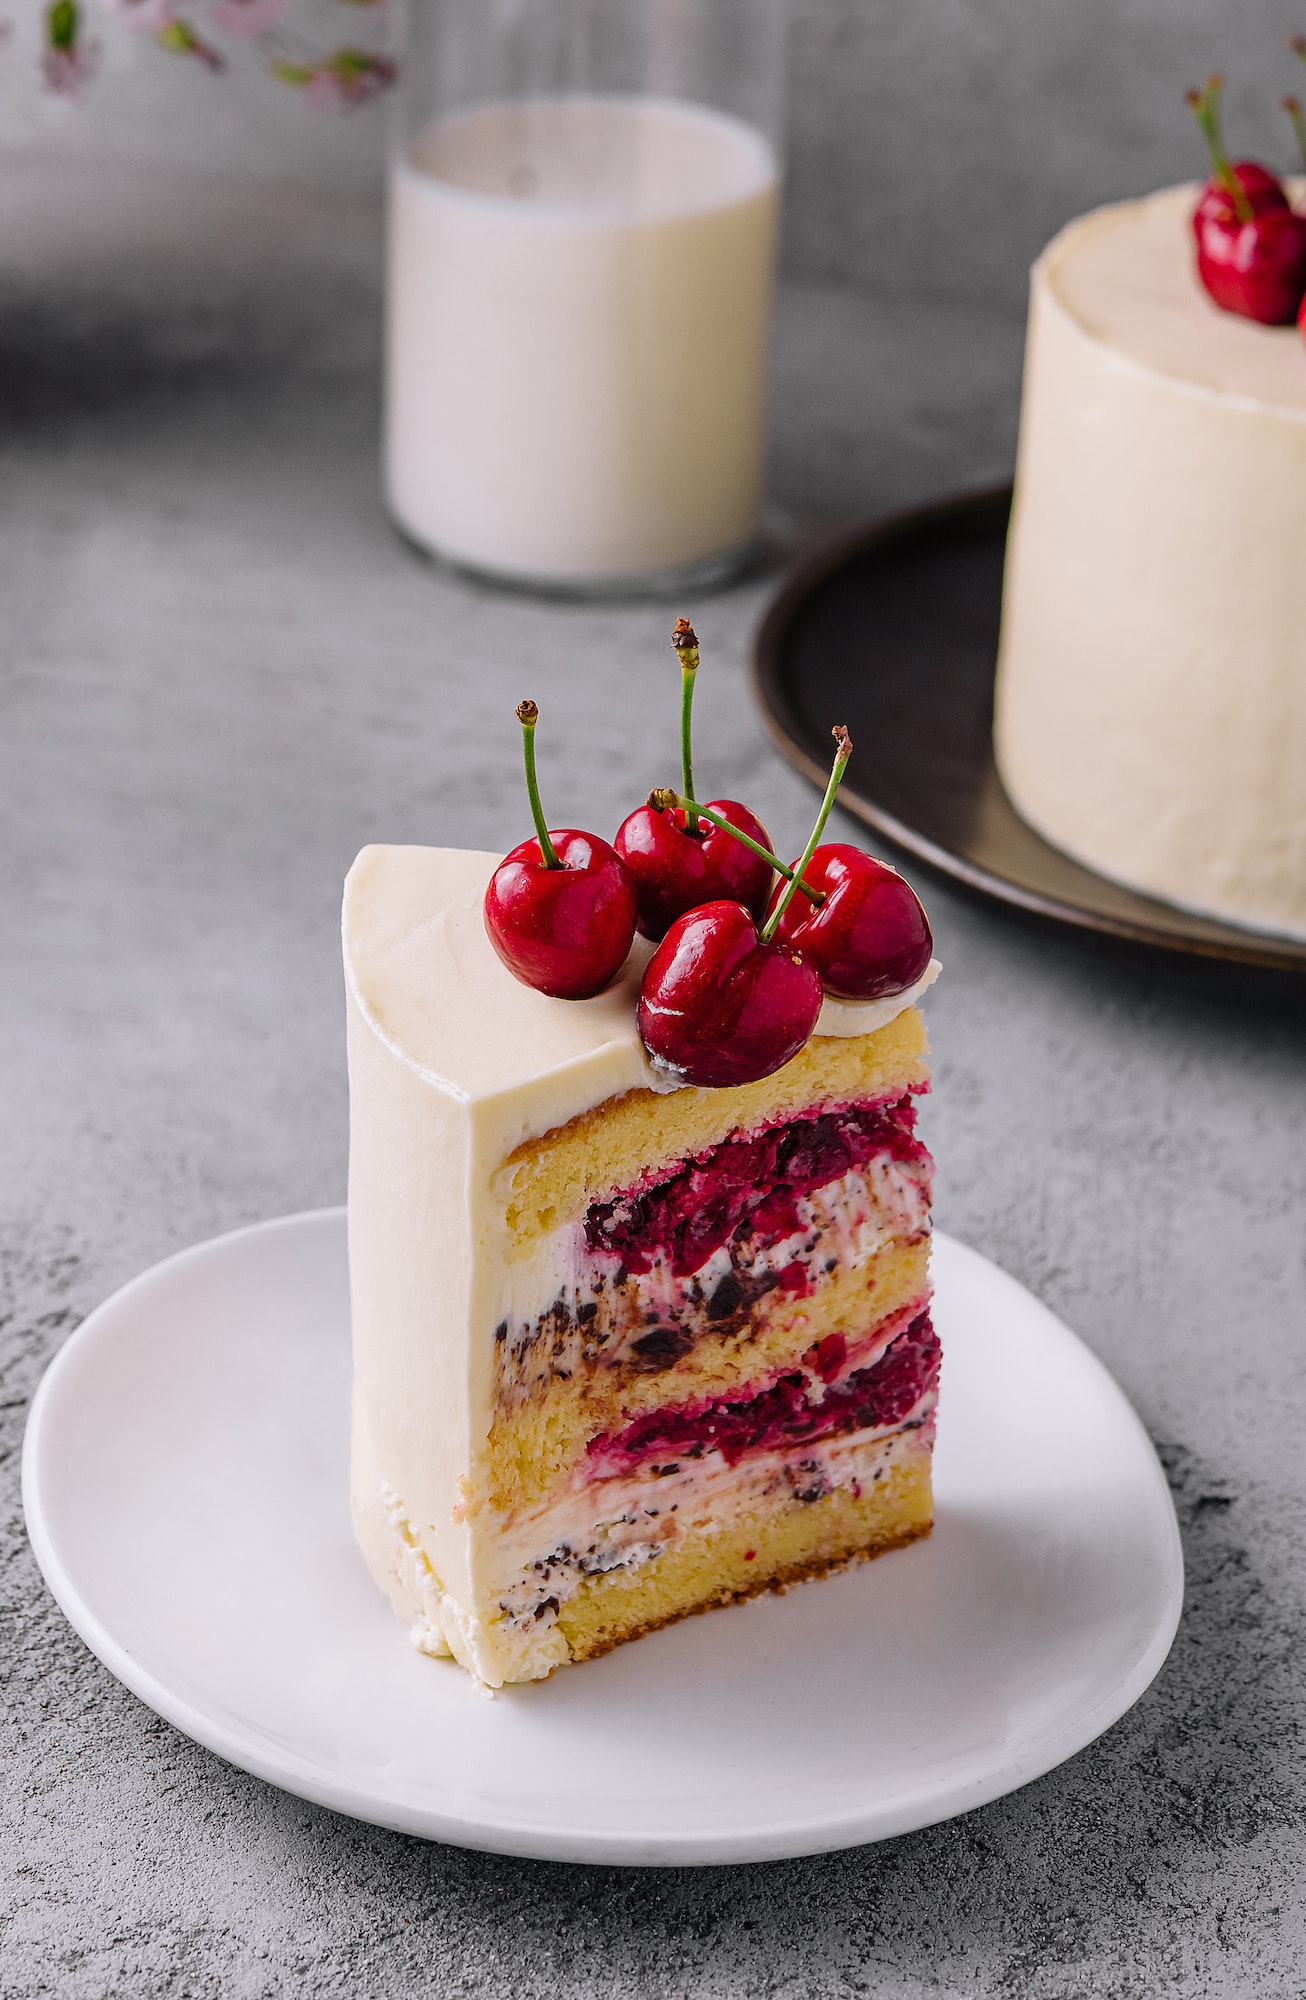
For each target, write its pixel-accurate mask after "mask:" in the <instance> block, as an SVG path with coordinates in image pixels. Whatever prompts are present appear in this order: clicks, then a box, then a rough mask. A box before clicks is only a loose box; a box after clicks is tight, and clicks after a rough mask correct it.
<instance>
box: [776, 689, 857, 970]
mask: <svg viewBox="0 0 1306 2000" xmlns="http://www.w3.org/2000/svg"><path fill="white" fill-rule="evenodd" d="M830 733H831V735H832V736H833V737H834V740H835V743H836V745H837V748H836V750H835V753H834V766H833V768H832V770H831V772H830V782H829V784H828V785H827V786H826V788H825V797H824V798H823V799H822V800H821V810H820V812H819V813H818V814H817V815H816V825H815V826H814V827H813V828H812V831H811V833H810V834H809V835H808V839H807V845H806V847H805V848H804V849H803V853H802V859H801V860H800V861H799V863H798V866H797V868H796V869H795V870H794V872H793V874H792V876H791V877H790V879H789V882H788V883H787V884H786V887H785V891H784V894H783V895H782V896H781V898H780V901H779V902H778V903H777V904H776V906H775V908H774V909H773V910H772V912H771V914H770V916H769V917H768V918H767V920H766V924H765V927H764V929H763V931H762V943H763V944H768V943H769V942H770V940H771V939H772V938H773V937H774V936H775V934H776V931H777V929H778V928H779V924H780V919H781V917H783V915H784V913H785V911H786V910H787V909H788V908H789V905H790V903H791V902H792V901H793V897H794V890H795V889H797V888H799V887H800V886H801V887H802V888H806V887H807V884H806V883H805V882H804V881H803V871H804V869H805V868H806V867H807V864H808V862H809V861H810V860H811V858H812V856H813V855H814V854H815V852H816V843H817V841H818V840H819V839H820V838H821V835H822V834H823V833H824V832H825V822H826V821H827V820H828V819H829V817H830V813H831V811H832V809H833V807H834V795H835V793H836V792H837V791H838V789H839V786H840V784H841V782H842V780H843V774H844V772H845V771H846V770H847V768H848V759H849V758H850V757H851V756H852V754H853V740H852V737H851V736H850V735H849V734H848V731H847V730H846V729H845V728H844V727H843V724H842V723H836V724H835V726H834V728H833V729H832V730H831V732H830Z"/></svg>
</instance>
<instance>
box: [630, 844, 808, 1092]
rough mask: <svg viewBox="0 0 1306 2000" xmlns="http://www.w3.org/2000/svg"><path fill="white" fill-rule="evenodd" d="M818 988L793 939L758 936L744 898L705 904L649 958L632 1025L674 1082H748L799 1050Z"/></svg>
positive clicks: (767, 1073)
mask: <svg viewBox="0 0 1306 2000" xmlns="http://www.w3.org/2000/svg"><path fill="white" fill-rule="evenodd" d="M728 837H729V836H727V838H728ZM821 997H822V996H821V981H820V976H819V974H818V973H817V971H816V969H815V967H814V966H811V965H809V964H808V963H807V961H806V959H804V958H803V957H802V956H801V955H800V954H799V953H798V952H796V951H795V950H794V949H793V947H792V946H791V945H787V944H781V943H779V942H778V941H777V940H772V942H771V943H769V944H763V942H762V940H761V938H760V936H759V935H758V929H757V924H756V922H755V921H754V919H753V916H752V913H751V912H750V911H748V910H746V909H745V908H744V906H743V904H742V903H704V904H702V905H701V906H700V907H699V908H698V909H696V910H688V911H686V913H685V915H684V916H683V917H677V918H676V921H675V923H673V924H672V926H671V928H670V930H669V931H668V932H667V934H666V936H665V937H664V938H663V940H662V942H661V944H660V945H659V946H658V948H657V950H656V951H655V952H654V954H653V956H652V958H651V959H650V960H649V962H648V965H647V967H646V968H645V972H644V980H643V984H642V986H641V987H640V994H639V1006H638V1009H637V1019H638V1022H639V1032H640V1034H641V1036H642V1037H643V1041H644V1046H645V1048H646V1049H647V1050H648V1052H649V1055H650V1056H651V1057H652V1059H653V1062H654V1064H655V1065H656V1067H657V1068H659V1069H661V1070H664V1071H667V1072H668V1073H669V1074H671V1075H672V1076H674V1077H676V1078H677V1080H678V1081H679V1082H681V1083H692V1084H698V1085H702V1086H705V1087H707V1088H709V1089H719V1088H723V1087H725V1086H727V1085H730V1084H740V1083H756V1082H757V1080H758V1078H759V1077H763V1076H770V1074H771V1072H772V1071H773V1070H777V1069H781V1068H782V1067H783V1066H784V1064H785V1063H787V1062H789V1061H790V1059H791V1058H792V1057H794V1056H796V1055H797V1054H798V1051H799V1050H800V1049H801V1048H802V1047H803V1045H804V1043H805V1042H806V1041H807V1040H808V1037H809V1036H810V1035H811V1033H812V1030H813V1028H815V1026H816V1018H817V1015H818V1014H819V1013H820V1011H821Z"/></svg>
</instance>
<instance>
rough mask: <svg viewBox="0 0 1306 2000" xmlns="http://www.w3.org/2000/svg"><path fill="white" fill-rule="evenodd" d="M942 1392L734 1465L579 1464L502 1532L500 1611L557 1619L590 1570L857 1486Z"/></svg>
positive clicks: (518, 1620) (629, 1565)
mask: <svg viewBox="0 0 1306 2000" xmlns="http://www.w3.org/2000/svg"><path fill="white" fill-rule="evenodd" d="M937 1401H938V1391H937V1390H936V1389H931V1390H929V1391H928V1392H927V1393H926V1394H925V1395H924V1396H922V1397H921V1398H920V1400H919V1401H918V1402H917V1404H916V1405H915V1407H914V1408H913V1409H912V1411H911V1412H910V1414H909V1415H908V1416H907V1417H906V1418H905V1419H904V1420H903V1421H902V1422H899V1423H894V1424H888V1425H877V1426H875V1427H873V1428H869V1429H866V1430H860V1431H851V1432H848V1433H846V1434H845V1435H843V1436H841V1437H835V1438H826V1439H822V1440H814V1441H813V1442H812V1443H810V1444H804V1445H801V1446H792V1445H791V1446H789V1447H788V1448H787V1449H783V1450H778V1451H765V1452H757V1453H754V1454H750V1455H749V1456H747V1457H746V1458H743V1459H741V1460H739V1461H738V1463H736V1464H734V1465H731V1464H730V1463H729V1462H728V1461H727V1460H726V1459H725V1458H724V1457H723V1456H722V1455H721V1453H720V1452H719V1451H709V1452H705V1453H704V1455H703V1457H702V1458H699V1459H688V1458H686V1459H682V1460H680V1461H679V1462H678V1463H676V1464H675V1467H674V1470H672V1469H668V1470H665V1471H660V1472H659V1471H655V1470H653V1469H652V1468H651V1467H649V1466H647V1465H646V1466H644V1467H642V1468H641V1469H640V1470H638V1471H636V1472H633V1473H630V1474H628V1475H626V1476H624V1477H618V1478H613V1479H604V1480H601V1481H598V1482H594V1481H586V1480H584V1478H583V1469H582V1472H581V1474H580V1475H578V1476H577V1477H576V1478H575V1479H574V1480H573V1483H572V1484H571V1486H570V1487H569V1488H568V1489H567V1490H566V1491H565V1492H563V1493H561V1494H558V1495H555V1496H553V1497H552V1498H551V1499H550V1500H548V1501H547V1502H546V1503H545V1504H544V1505H542V1506H540V1507H538V1508H535V1509H533V1510H532V1511H531V1512H530V1513H528V1514H522V1515H519V1516H517V1517H516V1518H515V1519H513V1520H511V1521H508V1522H506V1523H505V1524H504V1526H503V1528H502V1529H501V1530H500V1531H499V1533H498V1534H497V1535H496V1537H495V1542H496V1544H497V1546H496V1548H495V1551H494V1554H493V1556H492V1558H491V1573H492V1574H493V1575H495V1576H497V1577H498V1578H499V1579H501V1581H499V1582H498V1583H496V1584H494V1585H492V1586H491V1589H492V1594H493V1595H494V1597H495V1599H496V1602H497V1606H498V1611H499V1613H500V1614H501V1616H502V1617H503V1619H504V1620H505V1621H506V1622H507V1623H508V1624H509V1625H512V1626H515V1627H517V1628H518V1629H529V1628H531V1627H533V1626H538V1625H541V1624H550V1623H552V1622H553V1621H554V1620H555V1619H556V1618H557V1615H558V1611H559V1609H560V1607H561V1606H562V1605H563V1604H565V1603H566V1601H567V1599H568V1598H569V1597H574V1596H575V1594H576V1592H577V1591H578V1590H579V1589H580V1587H581V1585H582V1583H584V1581H585V1579H586V1578H587V1577H590V1576H597V1575H603V1574H605V1573H606V1572H607V1571H609V1570H613V1569H637V1568H639V1567H640V1566H641V1565H642V1564H644V1563H646V1562H650V1561H652V1560H653V1559H654V1558H655V1557H656V1556H659V1555H662V1554H664V1553H665V1551H666V1550H667V1549H669V1548H671V1547H673V1546H674V1545H675V1544H676V1543H678V1542H680V1541H682V1540H683V1539H684V1538H685V1537H686V1536H687V1535H695V1534H704V1533H706V1532H707V1531H709V1530H710V1529H713V1528H716V1529H720V1528H723V1527H726V1526H728V1525H729V1524H730V1523H731V1522H733V1521H736V1520H738V1519H739V1517H740V1516H741V1515H743V1514H748V1513H752V1512H754V1511H755V1510H756V1509H757V1508H758V1507H760V1506H763V1505H764V1504H765V1503H766V1502H767V1501H772V1500H774V1499H775V1498H776V1497H777V1496H781V1495H790V1496H792V1497H793V1498H794V1499H795V1500H805V1501H814V1500H820V1499H823V1498H824V1497H825V1495H826V1494H827V1493H831V1492H833V1491H834V1490H835V1488H837V1487H848V1488H851V1489H852V1490H853V1491H854V1492H855V1493H860V1491H861V1490H862V1489H863V1488H864V1487H865V1485H866V1484H867V1481H868V1478H869V1479H871V1480H873V1479H874V1478H875V1477H877V1476H879V1474H880V1471H881V1470H882V1464H881V1461H882V1459H883V1451H882V1447H884V1446H885V1444H886V1442H887V1441H888V1440H890V1439H902V1438H913V1437H915V1435H916V1433H917V1432H919V1431H920V1430H921V1429H922V1428H923V1426H924V1425H925V1424H926V1422H927V1421H928V1419H929V1418H930V1417H931V1416H932V1414H933V1411H934V1408H935V1405H936V1403H937ZM918 1441H920V1440H918ZM883 1462H884V1463H888V1460H887V1459H883Z"/></svg>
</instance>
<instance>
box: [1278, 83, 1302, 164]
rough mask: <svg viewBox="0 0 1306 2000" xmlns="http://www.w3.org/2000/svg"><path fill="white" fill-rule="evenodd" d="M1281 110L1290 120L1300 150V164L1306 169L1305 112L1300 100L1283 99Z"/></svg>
mask: <svg viewBox="0 0 1306 2000" xmlns="http://www.w3.org/2000/svg"><path fill="white" fill-rule="evenodd" d="M1283 108H1284V110H1285V111H1286V112H1287V114H1288V116H1289V117H1290V118H1291V120H1292V129H1293V131H1294V132H1295V133H1296V134H1297V144H1298V146H1299V147H1300V149H1301V163H1302V165H1303V167H1306V112H1304V111H1303V110H1302V108H1301V99H1300V98H1299V97H1285V98H1284V99H1283Z"/></svg>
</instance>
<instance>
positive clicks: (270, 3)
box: [213, 0, 290, 35]
mask: <svg viewBox="0 0 1306 2000" xmlns="http://www.w3.org/2000/svg"><path fill="white" fill-rule="evenodd" d="M289 4H290V0H220V4H219V5H218V6H217V7H216V8H215V9H214V12H213V19H214V23H215V25H216V26H217V27H219V28H221V29H222V31H223V33H224V34H228V35H266V33H267V32H268V29H269V28H275V26H276V24H277V22H278V21H279V20H280V19H281V16H282V15H283V14H284V13H285V11H286V8H287V6H288V5H289Z"/></svg>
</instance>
